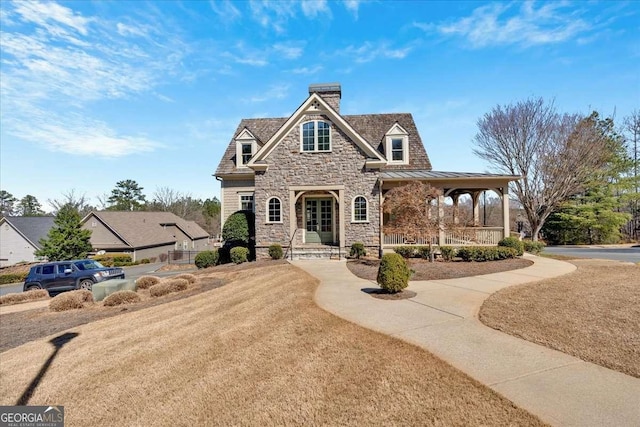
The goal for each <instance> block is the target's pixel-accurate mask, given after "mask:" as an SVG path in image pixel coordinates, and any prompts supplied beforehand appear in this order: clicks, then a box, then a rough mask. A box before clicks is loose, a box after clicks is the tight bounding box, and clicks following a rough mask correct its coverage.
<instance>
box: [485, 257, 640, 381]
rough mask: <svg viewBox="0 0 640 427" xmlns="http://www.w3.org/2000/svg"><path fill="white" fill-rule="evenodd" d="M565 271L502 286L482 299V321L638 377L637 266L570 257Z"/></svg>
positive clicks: (639, 315) (639, 298)
mask: <svg viewBox="0 0 640 427" xmlns="http://www.w3.org/2000/svg"><path fill="white" fill-rule="evenodd" d="M571 262H572V263H573V264H575V265H576V266H577V267H578V269H577V270H576V271H575V272H573V273H571V274H568V275H566V276H561V277H556V278H554V279H548V280H544V281H542V282H537V283H532V284H526V285H521V286H514V287H510V288H505V289H503V290H501V291H499V292H497V293H495V294H493V295H492V296H491V297H489V298H488V299H487V300H486V301H485V303H484V304H483V305H482V308H481V310H480V320H481V321H482V322H483V323H485V324H486V325H487V326H490V327H492V328H495V329H498V330H500V331H503V332H506V333H508V334H511V335H515V336H518V337H521V338H524V339H526V340H529V341H533V342H536V343H539V344H542V345H545V346H547V347H551V348H554V349H556V350H560V351H562V352H564V353H568V354H571V355H573V356H576V357H579V358H581V359H583V360H586V361H589V362H593V363H597V364H598V365H602V366H606V367H607V368H611V369H615V370H617V371H620V372H624V373H625V374H629V375H633V376H635V377H640V266H637V265H633V264H625V263H620V262H616V261H601V260H574V261H571Z"/></svg>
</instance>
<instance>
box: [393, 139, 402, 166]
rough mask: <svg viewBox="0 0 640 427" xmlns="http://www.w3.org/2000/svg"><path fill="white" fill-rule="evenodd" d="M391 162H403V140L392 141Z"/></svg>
mask: <svg viewBox="0 0 640 427" xmlns="http://www.w3.org/2000/svg"><path fill="white" fill-rule="evenodd" d="M391 160H395V161H402V160H404V156H403V147H402V140H401V139H392V140H391Z"/></svg>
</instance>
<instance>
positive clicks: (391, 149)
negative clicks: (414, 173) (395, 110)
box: [385, 123, 409, 165]
mask: <svg viewBox="0 0 640 427" xmlns="http://www.w3.org/2000/svg"><path fill="white" fill-rule="evenodd" d="M385 154H386V156H387V161H388V162H389V164H392V165H407V164H409V134H408V133H407V131H406V130H404V129H403V128H402V126H400V125H399V124H397V123H396V124H395V125H393V126H392V127H391V129H389V130H388V131H387V134H386V138H385Z"/></svg>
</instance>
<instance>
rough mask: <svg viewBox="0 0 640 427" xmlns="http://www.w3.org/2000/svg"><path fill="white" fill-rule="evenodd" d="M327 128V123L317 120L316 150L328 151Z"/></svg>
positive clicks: (329, 147)
mask: <svg viewBox="0 0 640 427" xmlns="http://www.w3.org/2000/svg"><path fill="white" fill-rule="evenodd" d="M329 129H330V127H329V124H328V123H325V122H318V151H329V150H330V149H331V144H330V142H329Z"/></svg>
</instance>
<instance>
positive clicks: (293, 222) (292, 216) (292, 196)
mask: <svg viewBox="0 0 640 427" xmlns="http://www.w3.org/2000/svg"><path fill="white" fill-rule="evenodd" d="M297 225H298V224H297V219H296V192H295V191H294V190H289V239H292V238H293V233H295V232H296V228H297ZM291 244H292V245H293V241H292V242H291ZM292 249H293V248H292Z"/></svg>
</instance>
